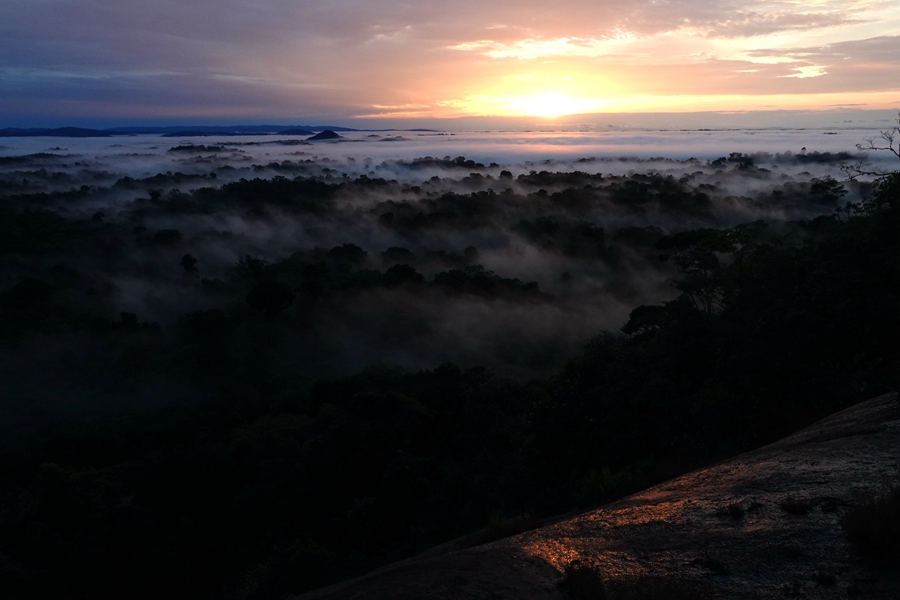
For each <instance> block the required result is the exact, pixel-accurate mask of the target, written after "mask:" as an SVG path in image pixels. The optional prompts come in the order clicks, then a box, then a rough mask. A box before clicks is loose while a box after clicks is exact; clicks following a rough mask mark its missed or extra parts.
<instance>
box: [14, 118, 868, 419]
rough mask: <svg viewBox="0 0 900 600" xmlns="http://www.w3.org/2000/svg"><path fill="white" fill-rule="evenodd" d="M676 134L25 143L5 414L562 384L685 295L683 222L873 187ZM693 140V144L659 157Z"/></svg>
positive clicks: (722, 221) (824, 164) (793, 215)
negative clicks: (623, 331) (589, 343)
mask: <svg viewBox="0 0 900 600" xmlns="http://www.w3.org/2000/svg"><path fill="white" fill-rule="evenodd" d="M667 135H668V137H667V136H666V135H663V134H656V136H655V137H654V136H652V135H650V134H646V135H643V136H636V137H634V138H633V139H631V140H630V141H629V143H628V144H618V143H617V141H621V140H620V139H619V138H614V137H609V139H605V138H604V139H603V140H601V141H600V142H602V144H605V146H603V150H602V151H598V148H599V146H598V144H600V142H598V141H597V138H596V136H595V138H578V139H576V140H574V141H573V140H572V139H570V140H569V141H568V145H565V144H563V143H562V142H560V141H559V139H558V138H556V137H553V136H552V135H549V134H547V135H544V137H543V138H542V139H541V140H540V143H539V144H537V145H533V146H531V147H528V148H525V147H524V141H523V140H526V139H527V138H526V136H524V135H520V136H518V137H516V136H512V135H510V136H506V137H505V138H504V137H502V136H501V138H502V139H500V140H499V141H496V142H495V143H494V144H493V145H485V144H481V143H479V139H478V138H469V139H465V136H464V135H462V134H460V136H451V135H449V134H448V135H446V136H444V137H442V136H438V135H435V134H430V133H429V134H416V133H410V132H403V133H396V134H395V133H391V134H381V133H379V134H362V133H355V134H345V135H344V139H342V140H339V141H337V142H329V143H318V144H312V143H309V142H306V141H303V140H293V139H280V138H274V139H273V138H271V137H268V138H264V137H260V138H258V139H257V138H245V137H241V138H238V139H237V141H236V140H235V139H230V138H221V139H220V138H202V139H193V140H191V139H188V140H178V139H174V140H167V139H164V138H150V137H147V136H144V137H136V138H133V139H126V140H125V141H123V142H122V143H121V144H111V143H110V140H108V139H105V140H103V141H102V142H100V141H96V140H87V141H85V140H78V141H75V140H71V141H70V140H66V141H65V142H64V143H62V146H65V145H66V144H70V142H71V144H70V145H69V146H66V147H53V148H43V147H39V146H38V144H40V141H36V140H31V139H29V140H26V141H23V142H21V143H22V144H31V145H33V146H34V147H31V146H29V147H27V148H24V147H23V148H19V147H16V148H10V147H7V148H4V149H3V154H4V156H2V157H0V212H2V219H0V295H2V302H0V311H2V312H0V317H2V327H3V328H2V349H0V352H2V355H3V356H2V360H0V365H2V366H0V388H2V389H5V390H8V391H11V392H12V395H7V397H13V398H14V400H13V401H12V402H10V403H9V404H7V405H6V406H5V407H4V409H3V410H4V411H5V412H6V415H5V418H6V420H7V422H10V423H14V426H16V427H18V426H26V425H29V424H34V423H36V422H39V421H40V420H41V419H50V418H51V417H52V418H65V417H64V415H65V414H67V413H73V414H74V413H77V412H85V411H87V412H91V411H93V412H94V413H97V414H105V413H108V412H110V411H113V412H122V411H124V412H127V411H129V410H133V409H136V408H141V407H147V406H158V405H165V404H168V403H173V402H184V401H196V400H197V399H203V398H206V397H208V396H210V395H211V394H214V393H213V392H212V391H211V390H212V389H213V388H215V389H219V388H220V387H221V389H224V390H225V392H222V393H227V394H234V395H240V394H242V393H260V392H258V390H257V391H255V392H253V391H250V390H247V389H244V388H242V387H241V385H239V384H237V383H235V385H230V384H229V382H237V381H239V380H240V381H254V382H257V383H259V382H262V383H259V387H261V389H266V386H269V387H270V388H271V389H272V390H276V391H274V392H273V393H276V394H277V393H280V392H278V391H277V390H283V389H296V388H291V387H290V386H286V385H284V382H285V381H288V380H289V381H291V382H293V384H296V385H300V386H303V385H306V384H307V383H308V382H312V381H314V380H315V379H317V378H320V377H322V376H334V375H342V374H347V373H352V372H356V371H358V370H360V369H363V368H365V367H367V366H370V365H373V364H385V365H391V366H393V365H396V366H401V367H405V368H428V367H433V366H435V365H437V364H440V363H444V362H453V363H456V364H459V365H461V366H463V367H471V366H476V365H478V366H485V367H488V368H490V369H491V370H493V371H494V372H496V373H499V374H501V375H504V376H507V377H512V378H517V379H528V378H533V377H544V376H547V375H549V374H551V373H552V372H554V371H556V370H557V369H558V368H559V367H560V366H561V365H562V364H563V363H564V362H565V361H566V360H567V359H568V358H569V357H571V356H572V355H573V353H574V352H575V351H576V350H577V349H578V348H579V347H580V346H581V344H583V343H584V342H585V341H586V340H587V339H588V338H590V337H591V336H593V335H596V334H598V333H599V332H601V331H603V330H617V329H618V328H620V327H621V326H622V325H623V324H624V323H625V322H626V320H627V319H628V315H629V313H630V311H631V310H632V309H633V308H634V307H636V306H638V305H641V304H656V303H661V302H664V301H667V300H671V299H673V298H674V297H675V296H676V295H677V291H676V290H675V289H674V288H673V286H672V284H671V280H672V278H673V277H675V276H676V275H677V274H678V270H677V267H676V266H674V265H673V264H672V263H671V262H670V261H666V260H661V254H662V252H661V251H660V250H659V249H658V247H657V245H658V243H659V242H660V240H663V239H665V238H666V237H667V236H671V235H673V234H676V233H678V232H681V231H686V230H691V229H698V228H722V227H731V226H735V225H738V224H742V223H749V222H754V221H758V220H764V221H765V222H766V228H767V232H768V233H767V235H768V236H769V237H770V238H771V239H780V238H782V237H783V238H784V239H785V240H786V241H785V243H790V239H789V238H790V235H792V233H791V231H792V230H791V226H790V224H791V222H793V221H798V220H808V219H814V218H815V217H817V216H820V215H824V214H831V213H833V212H834V210H835V208H836V207H837V206H840V205H841V204H842V203H843V202H846V201H848V200H849V201H858V200H859V199H861V198H862V197H864V196H865V195H866V194H867V192H868V186H869V184H867V183H865V182H856V181H851V182H847V183H846V185H845V186H841V184H838V183H837V182H835V181H833V180H831V179H829V177H830V176H832V175H835V174H838V173H839V167H840V165H841V164H846V163H851V162H853V161H856V160H859V158H860V157H859V156H858V155H857V154H856V153H850V152H847V151H845V150H842V149H841V148H842V147H843V146H841V145H840V144H839V143H837V142H836V141H833V140H831V139H830V137H831V136H822V139H825V140H827V141H828V144H825V145H823V146H822V147H821V148H820V149H813V147H812V144H811V143H810V142H805V143H807V145H809V146H811V147H810V149H809V150H808V151H807V150H806V148H803V149H801V148H796V149H795V150H794V151H788V150H787V149H785V146H786V145H787V144H788V142H790V143H794V142H795V140H793V139H788V136H782V138H778V143H776V144H775V149H774V150H772V151H766V152H764V151H758V150H757V151H748V150H749V148H748V147H747V146H748V144H749V142H748V141H747V140H746V139H741V140H740V141H739V143H738V142H735V145H734V146H732V147H730V148H727V151H724V152H723V151H721V150H722V148H721V141H722V140H721V139H719V138H717V139H716V140H715V141H716V143H715V144H712V143H711V142H710V141H709V140H708V139H705V138H704V137H702V136H699V135H694V137H690V138H687V137H685V136H684V135H680V136H678V135H675V134H667ZM853 135H854V138H853V139H858V134H857V133H854V134H853ZM457 137H458V138H459V139H456V138H457ZM836 137H840V138H841V139H842V140H843V136H840V135H837V134H836ZM451 138H453V139H451ZM662 138H665V139H666V140H668V141H667V142H666V143H667V144H669V146H665V144H663V145H662V146H659V145H657V146H653V145H652V143H651V142H653V141H654V140H656V141H658V140H659V139H662ZM686 139H690V143H689V144H687V146H686V148H687V150H689V151H691V152H692V154H691V155H690V156H683V155H682V153H683V152H685V151H686V150H681V151H679V152H672V153H671V154H672V155H673V156H677V157H678V158H660V157H659V156H658V155H657V154H656V152H657V150H659V151H660V153H661V152H662V150H665V149H666V148H667V147H668V148H669V149H671V148H673V147H674V145H673V144H675V143H677V142H679V141H681V142H683V141H684V140H686ZM729 139H731V140H732V141H735V139H736V137H735V136H731V138H729ZM758 139H759V138H758V137H757V138H754V140H758ZM673 140H674V141H673ZM75 144H78V145H79V147H78V148H75V147H74V145H75ZM602 144H601V145H602ZM794 145H796V144H795V143H794ZM622 146H624V148H625V150H627V152H628V153H632V152H633V153H634V156H633V157H631V158H620V157H617V156H614V155H613V154H612V152H614V151H616V150H617V149H619V148H620V147H622ZM713 146H718V148H715V149H713ZM637 147H641V148H643V150H642V151H640V152H638V151H636V148H637ZM735 147H737V148H739V149H740V151H738V150H734V149H733V148H735ZM757 148H758V146H757ZM17 149H18V150H25V152H22V153H21V154H15V151H16V150H17ZM451 150H452V151H453V152H451ZM464 150H468V151H470V153H466V154H462V153H461V151H464ZM426 151H427V153H426ZM445 151H446V153H445ZM457 152H460V153H459V154H458V153H457ZM536 153H538V154H540V153H543V154H542V156H549V157H551V158H549V159H547V160H541V161H529V160H526V159H525V158H526V157H527V156H532V157H533V156H534V155H535V154H536ZM651 153H652V154H651ZM585 154H588V156H585ZM473 156H475V157H474V158H473ZM579 156H580V157H581V158H579ZM213 381H215V382H216V383H215V385H212V384H211V383H210V382H213ZM293 384H292V385H293ZM217 386H218V387H217ZM215 393H219V392H215ZM61 415H62V416H61Z"/></svg>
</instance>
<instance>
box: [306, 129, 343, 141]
mask: <svg viewBox="0 0 900 600" xmlns="http://www.w3.org/2000/svg"><path fill="white" fill-rule="evenodd" d="M340 137H341V136H340V135H338V134H337V133H335V132H334V131H332V130H330V129H326V130H325V131H323V132H321V133H317V134H316V135H314V136H312V137H311V138H307V139H308V140H310V141H317V140H337V139H340Z"/></svg>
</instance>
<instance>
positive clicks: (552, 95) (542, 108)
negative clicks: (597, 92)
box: [508, 92, 603, 118]
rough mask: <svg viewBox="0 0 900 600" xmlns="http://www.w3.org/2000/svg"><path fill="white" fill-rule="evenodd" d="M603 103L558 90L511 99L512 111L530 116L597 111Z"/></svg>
mask: <svg viewBox="0 0 900 600" xmlns="http://www.w3.org/2000/svg"><path fill="white" fill-rule="evenodd" d="M602 104H603V101H601V100H586V99H582V98H572V97H570V96H565V95H563V94H558V93H556V92H548V93H545V94H535V95H532V96H520V97H517V98H513V99H511V100H510V101H509V104H508V110H509V112H510V113H514V114H520V115H527V116H530V117H547V118H553V117H562V116H565V115H574V114H579V113H587V112H592V111H596V110H597V109H599V108H600V106H601V105H602Z"/></svg>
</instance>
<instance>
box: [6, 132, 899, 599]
mask: <svg viewBox="0 0 900 600" xmlns="http://www.w3.org/2000/svg"><path fill="white" fill-rule="evenodd" d="M172 151H173V152H174V153H176V154H178V153H187V154H189V155H191V156H192V158H191V160H192V161H194V163H196V161H197V158H198V157H200V158H203V155H204V153H208V152H210V151H215V148H206V147H202V148H196V147H195V148H186V149H185V148H183V147H175V148H172ZM13 158H18V159H20V160H19V162H17V163H15V164H13V163H9V159H6V160H7V162H8V163H9V164H7V165H6V169H7V170H6V171H5V173H6V175H4V177H5V179H3V180H2V181H0V185H2V186H3V187H2V188H0V194H3V195H4V196H3V198H2V199H0V277H3V278H5V280H4V282H3V283H0V288H2V291H0V385H2V389H3V390H4V391H3V396H4V398H3V401H2V407H0V418H2V423H3V431H2V435H3V437H4V443H3V444H2V446H0V582H2V583H0V585H2V589H3V595H4V596H5V597H8V598H36V597H59V598H121V597H131V598H160V597H185V598H187V597H190V598H214V599H222V600H225V599H270V598H280V597H282V596H284V595H285V594H290V593H299V592H303V591H306V590H310V589H313V588H315V587H318V586H322V585H326V584H329V583H332V582H335V581H338V580H341V579H344V578H348V577H352V576H355V575H358V574H361V573H363V572H365V571H367V570H370V569H372V568H375V567H377V566H379V565H382V564H384V563H386V562H389V561H392V560H396V559H399V558H403V557H407V556H410V555H413V554H415V553H418V552H421V551H423V550H425V549H427V548H429V547H431V546H433V545H435V544H438V543H441V542H444V541H447V540H449V539H452V538H454V537H458V536H462V535H466V534H470V533H472V532H475V531H478V530H480V529H483V528H486V533H485V535H490V534H491V531H496V532H500V531H505V530H508V529H509V528H510V527H514V526H516V523H522V522H528V521H529V520H533V519H539V518H541V517H544V516H548V515H552V514H557V513H560V512H564V511H566V510H570V509H572V508H574V507H586V506H592V505H596V504H597V503H601V502H603V501H606V500H609V499H611V498H614V497H616V496H618V495H621V494H623V493H627V492H628V491H631V490H634V489H636V488H638V487H640V486H642V485H647V484H648V483H651V482H654V481H659V480H661V479H664V478H667V477H670V476H672V475H674V474H676V473H679V472H683V471H684V470H686V469H689V468H692V467H695V466H697V465H701V464H704V463H708V462H709V461H713V460H716V459H718V458H722V457H725V456H728V455H730V454H733V453H736V452H739V451H743V450H746V449H748V448H752V447H754V446H758V445H760V444H763V443H766V442H769V441H772V440H774V439H776V438H778V437H780V436H782V435H784V434H786V433H788V432H790V431H793V430H795V429H797V428H799V427H802V426H804V425H806V424H809V423H810V422H812V421H814V420H815V419H817V418H819V417H821V416H824V415H825V414H828V413H829V412H832V411H834V410H836V409H838V408H841V407H843V406H846V405H848V404H850V403H852V402H855V401H858V400H861V399H864V398H867V397H871V396H874V395H878V394H880V393H884V392H886V391H889V390H890V389H897V388H898V385H900V382H898V380H897V374H898V373H900V354H898V350H897V348H898V344H897V334H898V332H900V323H898V320H900V311H898V282H900V273H898V237H897V236H898V223H900V220H898V213H897V211H898V199H900V174H898V173H894V174H890V175H886V176H882V177H880V178H876V180H875V182H874V183H860V182H857V181H853V180H851V181H846V182H844V183H840V182H838V181H836V180H835V179H832V178H830V177H813V176H812V175H810V174H809V173H807V176H808V177H807V179H806V180H802V179H797V178H786V177H776V176H775V175H773V174H772V171H771V169H767V168H763V167H761V166H760V165H758V164H757V163H758V162H759V160H760V159H759V157H752V156H746V155H739V154H733V155H731V156H730V157H728V158H722V159H720V160H719V161H711V162H707V163H702V162H701V161H693V162H690V161H682V162H680V163H678V164H673V168H675V167H677V169H678V170H679V173H677V175H678V176H675V175H673V174H672V173H668V174H667V173H665V172H660V171H659V170H651V171H647V172H643V173H641V172H635V173H631V174H627V175H620V176H609V175H607V176H603V175H600V174H598V173H593V172H589V171H578V170H569V171H547V170H544V171H538V170H536V169H530V170H526V171H523V172H522V173H519V174H513V173H512V172H511V171H510V170H506V169H503V168H502V167H500V166H499V165H489V166H485V165H483V164H479V163H475V162H474V161H471V160H468V161H467V160H466V159H463V158H460V159H456V160H450V159H449V158H448V159H433V158H427V159H426V158H423V159H420V160H418V161H412V162H407V163H403V164H402V165H399V166H396V165H395V167H392V168H397V169H401V168H402V169H404V170H405V172H407V173H409V172H417V170H421V171H422V172H423V173H426V175H427V176H426V177H425V178H424V179H421V180H420V182H419V183H416V184H412V183H405V182H403V181H398V180H394V179H387V178H379V177H372V176H367V175H360V176H358V177H355V178H351V177H348V176H347V175H346V173H342V172H341V171H340V169H339V168H337V166H335V165H331V166H324V167H323V164H322V163H321V162H319V163H312V161H310V162H303V161H298V162H291V163H290V164H285V163H277V164H272V165H261V166H256V167H251V166H244V167H240V168H239V169H237V170H236V171H237V172H231V171H234V170H235V169H234V168H233V167H229V166H227V165H224V166H223V165H219V166H217V167H215V170H213V171H212V172H208V173H204V174H197V173H194V174H183V173H169V174H160V175H157V176H154V177H150V178H147V179H145V180H138V179H132V178H118V179H115V177H114V176H112V175H110V174H108V173H107V174H105V175H104V174H103V173H99V174H95V176H96V181H99V182H100V183H97V184H84V185H82V186H80V187H73V186H72V185H71V183H72V182H68V183H63V184H60V186H57V187H54V186H55V185H56V184H54V183H53V181H52V180H53V177H54V175H53V173H54V172H53V170H52V168H51V169H50V170H47V169H46V168H45V167H43V166H41V164H42V161H44V160H45V159H46V157H13ZM846 158H847V157H845V156H814V157H812V158H807V159H798V158H796V157H794V158H791V160H794V161H796V160H808V161H810V162H817V163H818V164H820V165H825V167H834V169H835V170H836V169H837V165H838V164H839V163H840V161H842V160H845V159H846ZM204 160H211V159H209V158H208V157H207V158H206V159H204ZM29 161H31V162H29ZM10 165H12V166H10ZM257 167H258V168H257ZM41 169H44V170H43V171H41ZM242 169H243V170H242ZM433 169H443V171H441V173H442V175H443V176H438V175H433V176H432V175H431V173H432V171H431V170H433ZM230 170H231V171H230ZM278 170H280V171H281V172H280V173H276V172H275V171H278ZM254 171H258V175H259V176H257V177H246V176H245V175H246V174H247V173H252V172H254ZM59 173H60V174H59V175H58V176H57V177H56V178H57V179H58V180H65V178H66V177H70V175H67V174H66V173H67V172H65V171H59ZM454 173H455V175H454ZM81 176H82V177H83V176H84V173H82V175H81ZM428 176H430V177H431V178H430V179H429V178H428ZM82 180H83V179H82ZM185 182H188V183H185ZM754 182H755V183H754ZM66 186H69V187H68V188H66ZM740 186H745V188H746V189H747V190H748V191H747V193H746V194H744V195H739V194H737V195H736V194H735V193H733V189H734V188H735V187H740ZM751 190H752V191H751ZM122 198H126V200H122ZM223 223H231V225H229V227H230V228H231V229H229V230H226V229H225V227H224V225H223ZM259 230H264V231H265V234H264V235H263V238H264V239H268V240H270V241H271V244H270V245H268V246H266V244H264V243H262V242H258V241H255V240H256V238H254V237H253V236H254V235H256V234H254V233H253V231H259ZM284 230H300V231H303V232H304V236H305V237H303V240H305V243H299V242H297V241H296V240H297V239H298V238H293V239H294V241H293V242H292V241H291V239H292V238H290V236H288V237H287V238H285V235H284V234H283V233H281V232H283V231H284ZM333 235H340V236H342V240H341V241H340V242H339V243H337V242H334V243H332V244H331V245H328V244H327V243H326V242H327V241H328V240H329V239H331V237H330V236H333ZM310 240H312V243H310ZM292 244H294V246H293V247H291V245H292ZM266 248H268V252H269V254H266V252H267V250H266ZM520 261H525V262H527V263H528V265H527V267H523V266H521V265H520ZM529 269H530V270H529ZM507 271H508V272H507ZM135 306H137V307H139V308H134V307H135ZM615 311H619V313H621V314H622V315H623V318H622V319H621V320H620V322H619V323H618V325H617V326H615V327H613V326H610V325H608V324H609V323H613V321H611V320H604V319H606V318H607V317H604V316H603V315H608V314H609V313H610V312H615ZM617 314H618V313H617ZM441 323H442V325H441ZM604 329H605V331H604ZM560 332H562V334H561V333H560ZM427 361H433V362H431V364H425V365H423V362H427ZM483 538H484V536H482V539H483Z"/></svg>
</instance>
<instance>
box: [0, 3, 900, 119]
mask: <svg viewBox="0 0 900 600" xmlns="http://www.w3.org/2000/svg"><path fill="white" fill-rule="evenodd" d="M898 47H900V5H898V4H897V3H896V2H894V1H893V0H815V1H803V2H800V1H795V0H780V1H779V0H764V1H752V2H751V1H750V0H725V1H722V2H715V3H709V2H704V1H701V0H627V1H626V0H606V1H604V2H597V1H596V0H590V1H589V0H563V1H561V2H555V3H546V2H535V1H533V0H517V1H515V2H512V1H509V0H500V1H497V2H493V3H490V4H485V3H482V2H475V1H474V0H457V1H456V2H435V1H431V0H423V1H420V2H417V3H409V2H401V1H399V0H366V1H365V2H363V1H361V0H332V1H330V2H327V3H325V2H319V3H313V2H308V1H302V0H301V1H297V0H293V1H288V0H259V1H256V2H252V3H251V2H248V1H247V0H224V1H223V0H219V1H217V2H213V1H211V0H192V1H191V2H175V1H174V0H158V1H155V2H152V3H146V2H139V1H138V0H115V1H113V0H40V1H39V2H35V1H34V0H5V1H4V3H3V5H2V6H0V86H2V89H3V90H4V93H3V94H2V95H0V114H3V115H4V116H5V117H6V118H7V119H13V120H15V121H16V122H14V123H8V124H9V125H19V124H26V121H29V120H31V121H35V122H36V121H41V120H43V122H47V121H48V120H56V121H59V120H65V119H71V118H83V119H91V118H94V119H97V118H105V119H119V120H125V119H135V118H144V119H147V118H151V119H153V118H156V119H173V118H194V119H200V118H203V119H215V118H232V119H233V118H245V119H246V118H310V119H352V118H360V117H367V118H413V119H416V118H418V119H421V118H435V117H436V118H441V117H458V116H472V115H495V116H517V115H519V116H521V115H526V116H545V117H554V116H559V115H565V114H580V113H615V112H668V111H675V112H678V111H703V110H717V111H722V110H767V109H772V108H782V109H802V110H810V109H811V110H818V109H827V108H838V107H854V108H868V109H886V108H896V107H897V105H898V104H900V81H898V79H897V77H896V73H897V72H898V67H900V53H898V52H897V51H896V49H897V48H898Z"/></svg>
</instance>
